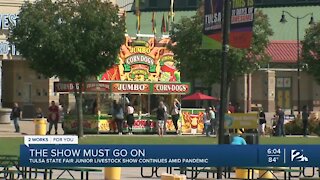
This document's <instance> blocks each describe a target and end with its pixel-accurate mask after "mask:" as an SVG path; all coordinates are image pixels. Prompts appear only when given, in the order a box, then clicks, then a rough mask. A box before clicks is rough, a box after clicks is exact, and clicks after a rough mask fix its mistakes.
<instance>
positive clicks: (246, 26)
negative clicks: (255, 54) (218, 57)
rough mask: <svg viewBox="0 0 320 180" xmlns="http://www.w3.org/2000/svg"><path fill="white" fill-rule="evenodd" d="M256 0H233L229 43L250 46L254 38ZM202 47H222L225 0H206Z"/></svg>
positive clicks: (234, 45) (232, 45) (241, 46)
mask: <svg viewBox="0 0 320 180" xmlns="http://www.w3.org/2000/svg"><path fill="white" fill-rule="evenodd" d="M253 5H254V0H231V22H230V23H231V24H230V34H229V45H230V46H231V47H234V48H249V47H250V46H251V40H252V35H253V32H252V27H253V16H254V7H253ZM204 8H205V11H204V13H205V14H204V26H203V37H202V48H204V49H221V43H222V28H221V26H222V21H223V13H222V12H223V0H205V7H204Z"/></svg>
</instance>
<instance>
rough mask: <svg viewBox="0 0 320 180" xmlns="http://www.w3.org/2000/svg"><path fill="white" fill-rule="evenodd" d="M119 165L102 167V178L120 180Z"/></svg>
mask: <svg viewBox="0 0 320 180" xmlns="http://www.w3.org/2000/svg"><path fill="white" fill-rule="evenodd" d="M120 179H121V167H106V168H104V180H120Z"/></svg>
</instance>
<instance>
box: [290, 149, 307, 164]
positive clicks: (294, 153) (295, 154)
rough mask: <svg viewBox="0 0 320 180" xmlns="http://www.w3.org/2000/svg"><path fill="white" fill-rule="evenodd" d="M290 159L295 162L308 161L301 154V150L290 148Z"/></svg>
mask: <svg viewBox="0 0 320 180" xmlns="http://www.w3.org/2000/svg"><path fill="white" fill-rule="evenodd" d="M291 161H296V162H308V161H309V159H308V157H307V156H305V155H304V154H303V150H300V151H299V150H297V149H292V150H291Z"/></svg>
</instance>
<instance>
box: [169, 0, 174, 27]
mask: <svg viewBox="0 0 320 180" xmlns="http://www.w3.org/2000/svg"><path fill="white" fill-rule="evenodd" d="M173 9H174V0H171V3H170V17H171V23H172V22H174V10H173Z"/></svg>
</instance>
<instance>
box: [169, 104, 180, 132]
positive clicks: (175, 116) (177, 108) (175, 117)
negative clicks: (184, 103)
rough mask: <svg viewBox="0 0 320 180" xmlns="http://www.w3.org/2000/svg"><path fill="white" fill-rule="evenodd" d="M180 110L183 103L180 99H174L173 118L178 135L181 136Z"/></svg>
mask: <svg viewBox="0 0 320 180" xmlns="http://www.w3.org/2000/svg"><path fill="white" fill-rule="evenodd" d="M180 109H181V103H180V102H179V101H178V99H174V101H173V107H172V111H171V118H172V121H173V125H174V127H175V129H176V133H177V134H179V127H178V120H179V118H180Z"/></svg>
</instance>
